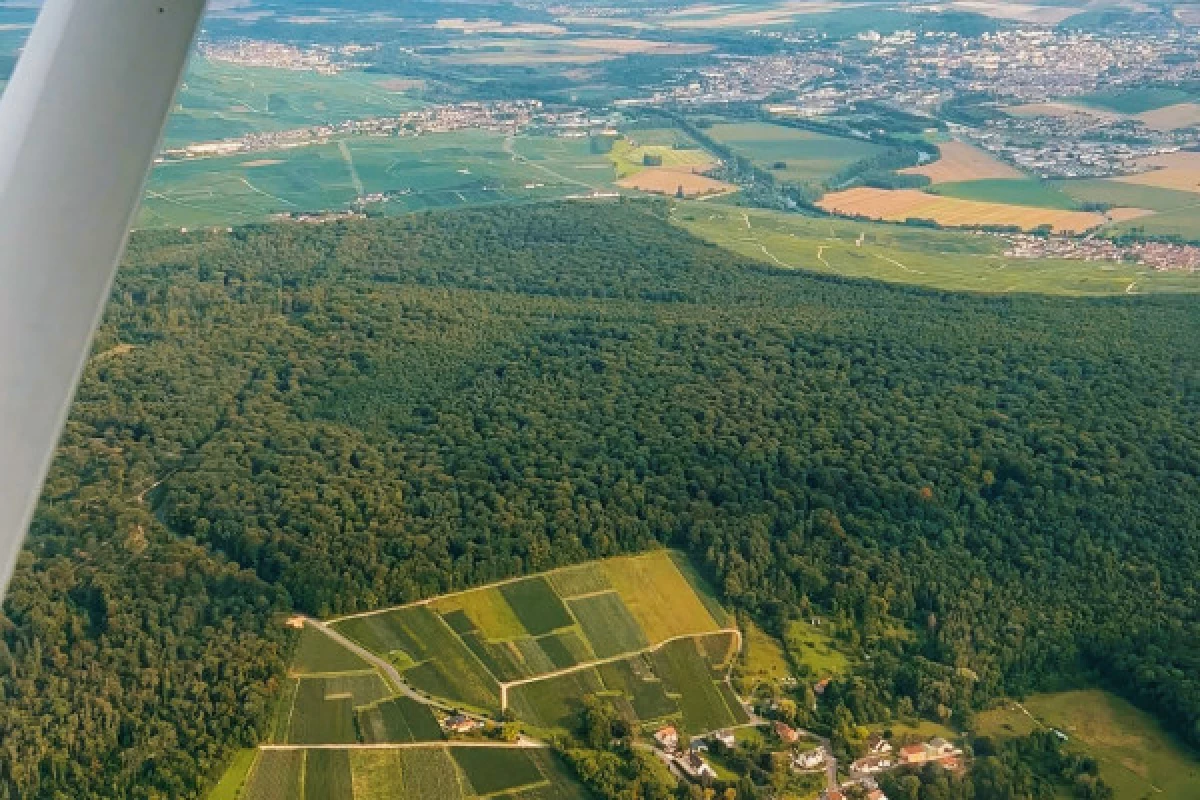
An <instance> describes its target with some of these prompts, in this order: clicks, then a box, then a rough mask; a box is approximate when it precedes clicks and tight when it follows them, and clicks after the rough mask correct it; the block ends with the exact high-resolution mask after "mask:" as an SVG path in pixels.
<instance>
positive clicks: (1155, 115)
mask: <svg viewBox="0 0 1200 800" xmlns="http://www.w3.org/2000/svg"><path fill="white" fill-rule="evenodd" d="M1138 119H1140V120H1141V121H1142V122H1143V123H1144V124H1145V125H1146V127H1148V128H1153V129H1154V130H1157V131H1173V130H1178V129H1179V128H1190V127H1192V126H1194V125H1200V104H1197V103H1176V104H1175V105H1170V106H1164V107H1163V108H1156V109H1154V110H1153V111H1145V112H1143V113H1141V114H1138Z"/></svg>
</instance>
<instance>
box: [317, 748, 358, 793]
mask: <svg viewBox="0 0 1200 800" xmlns="http://www.w3.org/2000/svg"><path fill="white" fill-rule="evenodd" d="M304 800H355V798H354V783H353V781H352V779H351V776H350V752H349V751H348V750H310V751H308V754H307V755H306V757H305V759H304Z"/></svg>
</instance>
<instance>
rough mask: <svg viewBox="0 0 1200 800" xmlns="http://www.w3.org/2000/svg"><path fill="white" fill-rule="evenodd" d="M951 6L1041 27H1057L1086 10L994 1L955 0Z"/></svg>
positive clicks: (959, 9)
mask: <svg viewBox="0 0 1200 800" xmlns="http://www.w3.org/2000/svg"><path fill="white" fill-rule="evenodd" d="M951 5H952V6H953V7H954V8H955V10H958V11H969V12H971V13H973V14H982V15H984V16H985V17H993V18H995V19H1011V20H1015V21H1017V22H1033V23H1037V24H1040V25H1057V24H1058V23H1060V22H1062V21H1063V20H1067V19H1070V18H1071V17H1073V16H1075V15H1076V14H1078V13H1080V12H1081V11H1083V10H1084V7H1083V6H1084V4H1080V5H1078V6H1075V7H1073V8H1072V7H1070V6H1042V5H1033V4H1028V3H1005V2H997V1H993V0H955V2H954V3H951Z"/></svg>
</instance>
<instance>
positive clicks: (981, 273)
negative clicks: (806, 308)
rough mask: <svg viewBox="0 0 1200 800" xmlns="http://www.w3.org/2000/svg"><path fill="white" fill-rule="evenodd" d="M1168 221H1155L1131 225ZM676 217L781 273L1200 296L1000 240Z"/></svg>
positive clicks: (726, 214) (982, 287) (1155, 278)
mask: <svg viewBox="0 0 1200 800" xmlns="http://www.w3.org/2000/svg"><path fill="white" fill-rule="evenodd" d="M1121 185H1122V184H1118V186H1121ZM1126 188H1127V189H1129V190H1130V191H1138V192H1146V191H1155V192H1161V191H1163V190H1151V189H1148V188H1147V187H1135V186H1127V187H1126ZM1178 194H1181V195H1182V194H1184V193H1182V192H1180V193H1178ZM1179 213H1180V214H1183V213H1192V214H1194V213H1195V210H1194V209H1193V210H1192V211H1191V212H1179ZM1162 218H1163V215H1155V216H1152V217H1146V218H1144V219H1141V220H1136V221H1134V222H1132V223H1128V224H1129V225H1141V224H1143V223H1146V224H1149V223H1154V222H1157V221H1159V220H1161V219H1162ZM672 219H673V220H674V221H675V223H676V224H678V225H681V226H683V227H684V228H686V229H687V230H689V231H690V232H692V233H693V234H695V235H697V236H700V237H701V238H703V239H706V240H708V241H710V242H712V243H714V244H717V245H720V246H722V247H725V248H728V249H730V250H733V251H734V252H736V253H740V254H741V255H743V256H745V257H747V258H751V259H754V260H755V261H759V262H763V263H765V264H768V265H770V266H774V267H778V268H783V269H804V270H810V271H813V272H822V273H827V274H831V275H843V276H848V277H856V278H870V279H873V280H883V281H889V282H892V283H905V284H913V285H918V286H927V287H930V288H937V289H948V290H952V291H976V292H988V293H1010V292H1030V293H1038V294H1055V295H1062V294H1066V295H1123V294H1124V293H1125V291H1126V289H1127V287H1128V286H1129V284H1130V283H1132V282H1135V281H1136V282H1137V286H1138V291H1139V292H1140V293H1155V292H1197V291H1200V279H1198V276H1196V275H1187V274H1185V273H1178V272H1175V273H1172V272H1145V271H1144V270H1143V269H1141V268H1138V267H1136V266H1133V265H1127V264H1114V263H1091V262H1086V261H1062V260H1049V259H1047V260H1025V259H1020V260H1016V259H1007V258H1004V257H1003V252H1004V245H1003V243H1002V242H1001V241H1000V240H999V239H998V238H996V237H992V236H984V235H978V234H966V233H962V232H958V231H937V230H931V229H923V228H916V227H909V226H902V225H883V224H879V223H873V222H866V221H859V220H844V219H836V218H825V219H814V218H806V217H802V216H799V215H797V214H785V213H779V212H773V211H765V210H760V209H744V208H727V207H722V206H720V205H715V204H712V203H686V202H683V203H678V204H676V206H675V211H674V213H673V214H672ZM1194 230H1195V229H1194V228H1193V231H1194ZM1193 235H1194V233H1193Z"/></svg>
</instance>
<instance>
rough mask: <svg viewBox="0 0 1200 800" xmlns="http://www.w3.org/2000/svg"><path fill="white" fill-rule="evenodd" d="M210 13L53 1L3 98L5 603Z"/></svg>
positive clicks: (150, 4) (0, 478)
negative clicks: (182, 83)
mask: <svg viewBox="0 0 1200 800" xmlns="http://www.w3.org/2000/svg"><path fill="white" fill-rule="evenodd" d="M203 10H204V0H47V2H46V3H45V5H44V7H43V8H42V11H41V14H40V16H39V17H38V21H37V24H36V25H35V26H34V30H33V32H32V34H31V36H30V39H29V41H28V43H27V44H26V47H25V53H24V55H23V56H22V57H21V59H20V61H19V62H18V64H17V68H16V71H15V72H14V73H13V77H12V81H11V82H10V83H9V85H8V88H7V90H6V91H5V93H4V96H3V99H0V600H2V599H3V594H4V590H5V589H6V588H7V586H8V581H9V579H10V578H11V577H12V571H13V567H14V566H15V564H16V559H17V555H18V553H19V552H20V549H21V544H22V541H23V540H24V537H25V532H26V530H27V529H28V527H29V522H30V519H31V517H32V516H33V510H34V506H35V505H36V503H37V500H38V495H39V494H40V493H41V490H42V484H43V482H44V481H45V478H46V472H47V470H48V469H49V467H50V461H51V459H52V457H53V455H54V450H55V447H56V445H57V442H58V437H59V435H60V433H61V432H62V427H63V424H64V422H65V421H66V416H67V411H68V410H69V408H70V405H71V399H72V396H73V395H74V392H75V387H76V385H77V383H78V381H79V376H80V374H81V373H82V371H83V367H84V365H85V363H86V360H87V357H88V353H89V349H90V347H91V343H92V337H93V335H94V333H95V329H96V326H97V324H98V323H99V321H100V315H101V314H102V313H103V310H104V305H105V301H106V300H107V298H108V293H109V290H110V288H111V286H112V280H113V275H114V273H115V272H116V266H117V262H118V261H119V260H120V258H121V255H122V252H123V251H124V247H125V241H126V238H127V236H128V232H129V226H130V224H131V221H132V219H133V215H134V213H135V212H136V209H137V206H138V203H139V201H140V200H141V195H142V191H143V188H144V184H145V181H146V175H147V173H148V171H149V168H150V166H151V164H152V162H153V159H154V157H155V155H156V153H157V151H158V147H159V141H160V139H161V136H162V130H163V125H164V122H165V120H166V117H167V113H168V112H169V111H170V108H171V103H172V101H173V98H174V96H175V92H176V90H177V89H178V87H179V81H180V77H181V75H182V74H183V69H184V65H185V64H186V61H187V56H188V53H189V51H190V49H191V44H192V40H193V38H194V37H195V33H196V29H197V26H198V24H199V20H200V16H201V14H202V12H203Z"/></svg>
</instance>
